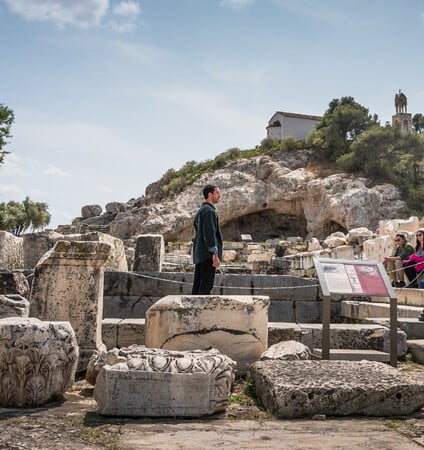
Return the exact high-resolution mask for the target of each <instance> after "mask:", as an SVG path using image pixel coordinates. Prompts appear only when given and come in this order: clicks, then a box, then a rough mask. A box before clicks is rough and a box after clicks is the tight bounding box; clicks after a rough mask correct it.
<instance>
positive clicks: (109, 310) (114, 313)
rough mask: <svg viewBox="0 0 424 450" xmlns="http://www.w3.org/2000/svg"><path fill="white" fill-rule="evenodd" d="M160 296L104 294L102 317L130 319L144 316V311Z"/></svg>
mask: <svg viewBox="0 0 424 450" xmlns="http://www.w3.org/2000/svg"><path fill="white" fill-rule="evenodd" d="M159 298H160V297H138V296H116V297H115V296H113V297H112V296H105V297H104V298H103V318H108V317H111V318H115V319H117V318H119V319H132V318H143V317H146V311H147V310H148V309H149V308H150V307H151V306H152V305H153V304H154V303H155V302H156V301H157V300H159Z"/></svg>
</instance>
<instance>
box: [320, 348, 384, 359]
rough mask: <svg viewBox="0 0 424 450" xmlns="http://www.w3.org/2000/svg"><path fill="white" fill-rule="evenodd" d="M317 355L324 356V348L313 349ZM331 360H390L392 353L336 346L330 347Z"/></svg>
mask: <svg viewBox="0 0 424 450" xmlns="http://www.w3.org/2000/svg"><path fill="white" fill-rule="evenodd" d="M313 354H314V355H316V356H319V357H321V356H322V349H320V348H316V349H314V351H313ZM330 360H345V361H362V360H366V361H379V362H390V353H386V352H380V351H378V350H349V349H344V348H343V349H341V348H334V349H330Z"/></svg>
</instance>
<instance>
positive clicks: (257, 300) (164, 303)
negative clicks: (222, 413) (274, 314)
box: [146, 295, 269, 375]
mask: <svg viewBox="0 0 424 450" xmlns="http://www.w3.org/2000/svg"><path fill="white" fill-rule="evenodd" d="M268 306H269V298H268V297H265V296H247V295H246V296H242V295H239V296H238V295H226V296H223V295H222V296H218V295H217V296H208V295H205V296H193V295H189V296H188V295H186V296H184V295H168V296H167V297H164V298H162V299H160V300H159V301H158V302H156V303H155V304H154V305H153V306H151V307H150V308H149V309H148V310H147V312H146V323H147V326H146V346H147V347H151V348H165V349H168V350H196V349H201V350H206V349H209V348H216V349H218V350H219V351H220V352H221V353H224V354H225V355H228V356H229V357H230V358H231V359H233V360H234V361H236V362H237V370H238V373H239V374H240V375H243V374H245V373H246V372H247V368H248V366H249V364H251V363H252V362H254V361H257V360H259V358H260V356H261V354H262V352H264V351H265V349H266V348H267V343H268Z"/></svg>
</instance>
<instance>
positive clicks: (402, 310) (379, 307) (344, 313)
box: [340, 300, 423, 321]
mask: <svg viewBox="0 0 424 450" xmlns="http://www.w3.org/2000/svg"><path fill="white" fill-rule="evenodd" d="M340 306H341V308H340V315H341V317H342V318H344V319H349V320H359V321H362V320H364V319H366V318H373V317H390V304H388V303H374V302H362V301H356V300H344V301H342V302H341V305H340ZM422 311H423V308H421V307H419V306H405V305H398V307H397V316H398V317H401V318H405V317H409V318H415V319H417V318H418V317H419V316H420V314H421V313H422Z"/></svg>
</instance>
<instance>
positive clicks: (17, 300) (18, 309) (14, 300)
mask: <svg viewBox="0 0 424 450" xmlns="http://www.w3.org/2000/svg"><path fill="white" fill-rule="evenodd" d="M28 316H29V301H28V300H27V299H26V298H23V297H21V296H20V295H18V294H10V295H0V318H5V317H28Z"/></svg>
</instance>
